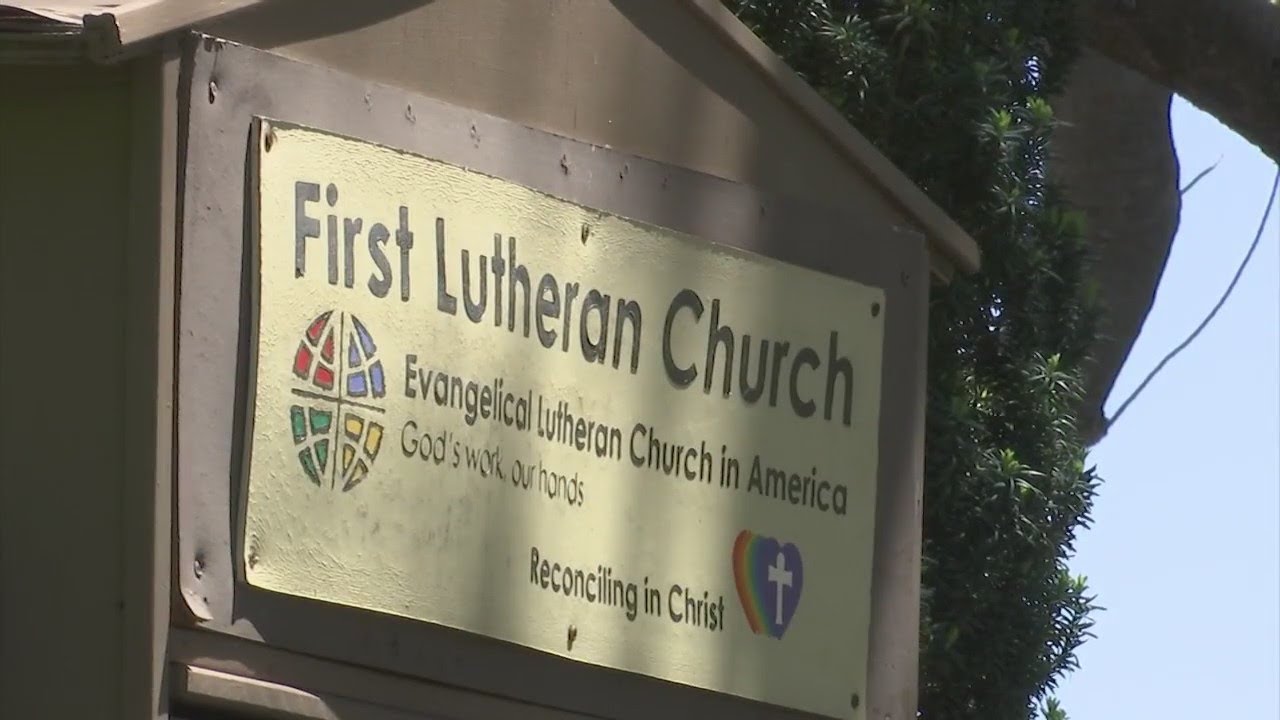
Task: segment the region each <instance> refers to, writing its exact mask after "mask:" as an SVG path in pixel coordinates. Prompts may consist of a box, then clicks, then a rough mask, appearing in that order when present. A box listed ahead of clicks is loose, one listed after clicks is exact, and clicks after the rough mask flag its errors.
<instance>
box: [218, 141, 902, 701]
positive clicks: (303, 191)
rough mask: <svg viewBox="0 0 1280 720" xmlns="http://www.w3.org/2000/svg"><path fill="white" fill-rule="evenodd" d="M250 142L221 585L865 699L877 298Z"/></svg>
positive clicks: (681, 243) (534, 203)
mask: <svg viewBox="0 0 1280 720" xmlns="http://www.w3.org/2000/svg"><path fill="white" fill-rule="evenodd" d="M255 138H256V149H255V150H254V151H253V152H252V153H251V155H252V157H251V161H252V162H253V163H255V167H254V169H253V170H254V172H253V175H254V178H253V180H252V182H253V184H254V185H255V187H253V188H251V189H252V190H253V191H254V192H256V196H257V197H256V199H255V200H256V207H255V209H254V221H253V224H254V227H255V230H256V238H255V239H254V243H255V247H254V248H253V252H254V253H255V255H256V258H255V260H256V262H255V264H256V268H255V269H254V272H255V275H256V277H255V278H254V280H255V282H256V288H255V291H254V292H255V298H254V305H255V308H254V312H255V314H256V318H255V323H256V325H255V337H254V342H253V343H252V349H251V354H252V360H253V371H252V373H251V383H252V387H251V399H250V402H249V408H250V409H249V413H250V415H251V417H250V418H249V423H248V430H247V432H248V433H249V438H248V440H247V442H246V447H247V451H248V455H249V457H248V461H247V469H248V470H247V476H248V477H247V491H246V495H247V501H246V510H245V519H244V528H243V537H242V545H241V547H242V551H243V562H244V574H245V578H246V580H247V582H249V583H250V584H251V585H253V586H256V587H259V588H263V589H266V590H269V591H275V592H279V593H285V594H290V595H294V596H302V597H307V598H314V599H318V600H323V601H328V602H330V603H337V604H341V605H345V606H350V607H355V608H362V609H366V610H373V611H378V612H382V613H391V614H394V615H398V616H403V617H406V618H411V619H414V620H418V621H423V622H429V623H437V624H441V625H445V626H449V627H452V628H458V629H461V630H465V631H469V632H472V633H477V634H481V635H485V636H489V637H493V638H498V639H501V640H505V641H509V642H512V643H517V644H520V645H524V646H527V647H530V648H534V649H537V650H540V651H543V652H546V653H554V654H556V655H561V656H564V657H568V658H572V659H574V660H577V661H581V662H585V663H592V664H595V665H599V666H604V667H609V668H615V669H619V670H624V671H629V672H633V673H640V674H644V675H648V676H652V677H655V678H661V679H663V680H668V681H672V682H676V683H682V684H685V685H690V686H693V687H697V688H703V689H706V690H710V691H714V692H718V693H728V694H732V695H736V696H740V697H743V698H749V699H753V700H758V701H763V702H767V703H772V704H775V705H779V706H784V707H789V708H795V709H799V710H804V711H809V712H813V713H817V714H822V715H826V716H831V717H842V718H853V717H861V716H862V712H863V710H862V709H861V708H860V707H859V705H860V703H858V702H857V701H856V700H854V699H853V696H854V695H855V694H857V693H865V687H866V684H865V683H866V672H867V668H866V658H867V635H868V622H869V611H870V608H869V604H870V597H871V593H870V580H871V558H872V538H873V527H872V522H873V517H874V508H875V486H876V473H877V445H878V439H877V434H878V421H879V408H880V387H879V384H880V377H881V357H882V347H883V337H884V319H885V315H886V308H885V307H884V302H885V296H884V293H883V292H882V291H881V290H880V289H878V288H874V287H868V286H865V285H860V284H857V283H854V282H851V281H847V280H842V279H838V278H835V277H832V276H828V275H825V274H821V273H817V272H813V271H810V270H806V269H802V268H799V267H795V266H791V265H787V264H784V263H781V262H777V261H774V260H771V259H768V258H765V257H761V256H757V255H752V254H749V253H744V252H740V251H737V250H734V249H730V248H726V247H721V246H716V245H712V244H710V243H707V242H704V241H700V240H698V239H696V238H692V237H688V236H685V235H682V234H680V233H677V232H674V231H671V230H667V229H663V228H659V227H653V226H650V225H645V224H643V223H640V222H636V221H634V220H630V219H626V218H622V217H617V216H614V215H610V214H607V213H603V212H600V211H598V210H592V209H590V208H585V207H581V206H579V205H576V204H573V203H571V202H567V201H565V200H563V199H559V198H555V197H551V196H548V195H546V194H542V193H540V192H537V191H534V190H532V189H529V188H526V187H523V186H519V185H516V184H513V183H510V182H506V181H504V180H501V179H498V178H494V177H490V176H486V175H482V174H479V173H476V172H471V171H468V170H466V169H463V168H459V167H456V166H452V165H448V164H445V163H442V162H438V161H434V160H431V159H428V158H424V157H420V156H415V155H411V154H407V153H404V152H400V151H397V150H395V149H391V148H387V147H382V146H376V145H373V144H369V143H365V142H361V141H358V140H354V139H349V138H344V137H339V136H335V135H332V134H328V133H324V132H320V131H317V130H313V129H308V128H304V127H299V126H294V125H290V124H286V123H278V122H270V123H268V122H267V121H260V122H259V123H258V130H257V133H256V135H255Z"/></svg>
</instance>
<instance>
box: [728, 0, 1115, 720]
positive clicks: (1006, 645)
mask: <svg viewBox="0 0 1280 720" xmlns="http://www.w3.org/2000/svg"><path fill="white" fill-rule="evenodd" d="M724 1H725V4H726V5H727V6H728V7H730V8H731V9H732V10H733V11H734V12H735V13H736V14H737V15H738V17H739V18H740V19H742V20H743V22H745V23H746V24H747V25H748V26H749V27H751V28H752V30H754V31H755V32H756V33H757V34H758V35H759V36H760V37H761V38H762V39H763V40H764V41H765V42H766V43H767V44H768V45H769V46H770V47H772V48H773V49H774V51H775V52H777V53H778V54H779V55H781V56H782V57H783V58H784V59H786V60H787V62H788V63H789V64H790V65H791V67H792V68H794V69H795V70H796V71H797V72H798V73H799V74H800V75H801V76H802V77H804V78H805V80H807V81H808V82H809V83H810V84H811V85H812V86H813V87H814V88H815V89H817V90H818V91H819V92H820V93H821V94H823V95H824V96H825V97H826V98H827V99H828V100H829V101H830V102H831V103H832V104H834V105H835V107H836V108H838V109H839V110H840V111H842V112H843V113H844V115H845V116H846V117H847V118H848V119H849V121H850V122H851V123H852V124H853V126H854V127H856V128H858V129H859V130H860V131H861V132H862V133H863V134H864V135H866V136H867V137H868V138H869V139H870V140H871V141H872V142H873V143H875V145H876V146H877V147H878V148H880V150H881V151H882V152H884V153H885V154H886V155H888V156H889V157H890V158H891V159H892V160H893V161H894V162H895V163H897V164H898V166H899V167H901V168H902V169H903V170H904V171H905V172H906V173H907V174H908V175H909V176H910V177H911V178H912V179H913V180H914V181H915V182H916V183H917V184H918V185H920V186H921V187H922V188H923V189H924V190H925V192H927V193H928V194H929V195H930V196H931V197H932V198H933V199H934V201H935V202H937V203H939V204H940V205H941V206H942V207H943V208H944V209H945V210H946V211H947V212H949V213H950V214H951V216H952V217H954V218H955V219H956V220H957V221H958V222H959V223H960V224H961V225H962V226H963V227H964V228H965V229H966V230H968V231H969V232H970V234H972V235H973V236H974V237H975V239H976V240H977V241H978V242H979V244H980V246H981V248H982V252H983V267H982V270H981V271H980V272H979V273H978V274H976V275H974V276H969V277H963V276H957V277H956V278H955V280H954V281H953V282H952V283H951V284H950V285H947V286H938V287H936V288H935V290H934V293H933V297H932V299H931V303H930V315H931V317H930V328H929V353H930V354H929V400H928V402H929V405H928V419H927V432H928V434H927V449H926V458H925V466H926V470H925V518H924V541H925V544H924V571H923V572H924V574H923V584H924V592H923V605H922V608H921V612H922V622H921V628H920V643H921V665H922V667H921V685H920V715H921V717H922V718H924V720H935V719H936V720H965V719H969V718H973V719H980V720H1022V719H1024V718H1029V717H1032V716H1034V715H1036V714H1037V711H1038V709H1039V708H1043V709H1044V711H1045V712H1046V714H1048V715H1051V716H1055V717H1065V714H1063V713H1062V710H1061V708H1060V707H1059V706H1058V705H1057V702H1056V700H1055V699H1054V698H1053V697H1052V691H1053V689H1054V687H1055V686H1056V683H1057V682H1058V681H1059V680H1060V679H1061V677H1062V676H1063V674H1064V673H1065V672H1067V671H1069V670H1071V669H1073V668H1074V667H1075V665H1076V659H1075V650H1076V649H1077V647H1078V646H1079V645H1080V643H1081V642H1083V641H1084V639H1085V638H1086V637H1088V636H1089V628H1090V627H1091V625H1092V623H1091V621H1090V619H1089V618H1090V612H1091V611H1092V610H1094V609H1095V608H1094V606H1093V599H1092V598H1091V597H1090V596H1089V595H1088V593H1087V588H1086V586H1085V583H1084V580H1083V579H1082V578H1076V577H1073V576H1072V575H1071V574H1070V572H1069V571H1068V568H1067V565H1066V561H1067V558H1068V557H1069V556H1070V555H1071V553H1072V552H1073V542H1074V539H1075V534H1076V532H1077V531H1078V530H1079V529H1080V528H1082V527H1087V525H1088V523H1089V522H1090V516H1089V512H1090V507H1091V504H1092V501H1093V497H1094V493H1095V490H1096V487H1097V482H1098V481H1097V478H1096V477H1095V475H1094V472H1093V469H1092V468H1088V467H1086V464H1085V460H1086V453H1085V448H1084V446H1083V443H1082V440H1081V436H1080V433H1079V432H1078V431H1077V429H1076V425H1075V412H1076V408H1077V405H1078V401H1079V397H1080V378H1081V367H1082V364H1083V363H1084V361H1085V360H1086V354H1087V352H1088V349H1089V342H1090V339H1091V337H1092V333H1093V332H1094V318H1095V312H1094V307H1093V305H1094V303H1093V301H1092V299H1091V297H1092V295H1091V293H1090V292H1089V291H1088V287H1087V284H1086V275H1085V272H1086V248H1085V244H1084V240H1083V222H1082V220H1081V218H1080V216H1079V215H1078V214H1077V213H1075V212H1073V211H1071V210H1069V209H1068V208H1066V207H1065V205H1064V203H1063V201H1062V199H1061V197H1060V195H1059V193H1058V192H1057V191H1056V189H1055V188H1054V187H1053V185H1052V183H1051V182H1049V181H1048V179H1047V177H1046V163H1048V162H1049V161H1050V155H1049V141H1050V137H1051V134H1052V131H1053V126H1054V118H1053V110H1052V108H1051V107H1050V105H1049V103H1048V102H1047V100H1046V98H1047V97H1049V96H1051V95H1052V94H1054V93H1055V92H1056V91H1058V90H1059V89H1060V88H1061V86H1062V84H1063V82H1064V79H1065V75H1066V72H1067V71H1068V69H1069V67H1070V64H1071V62H1072V60H1073V59H1074V56H1075V53H1076V51H1077V46H1076V37H1075V27H1074V23H1073V20H1072V18H1073V16H1074V15H1073V7H1072V3H1071V2H1069V1H1067V0H950V1H947V0H724Z"/></svg>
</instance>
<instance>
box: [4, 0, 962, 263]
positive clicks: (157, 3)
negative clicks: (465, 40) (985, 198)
mask: <svg viewBox="0 0 1280 720" xmlns="http://www.w3.org/2000/svg"><path fill="white" fill-rule="evenodd" d="M272 1H273V0H123V1H122V2H93V1H92V0H36V1H22V0H18V1H17V2H3V1H2V0H0V32H3V31H6V30H9V31H17V32H24V31H26V32H64V33H69V34H78V35H81V36H83V37H84V39H85V40H86V43H85V45H86V48H87V51H88V52H89V53H90V55H91V56H93V57H95V58H98V59H109V58H111V57H112V56H114V55H118V54H120V53H121V52H123V51H124V50H126V49H128V48H131V47H132V46H135V45H138V44H140V43H143V42H146V41H148V40H151V39H154V38H157V37H159V36H162V35H165V34H167V33H170V32H173V31H178V30H183V29H185V28H188V27H191V26H194V25H198V24H200V23H203V22H205V21H208V20H211V19H214V18H217V17H220V16H223V15H226V14H229V13H232V12H235V11H238V10H242V9H245V8H249V7H252V6H255V5H259V4H262V3H267V2H272ZM677 1H679V2H683V3H685V4H686V5H687V6H689V8H690V9H691V10H693V11H694V15H695V16H696V17H698V18H699V19H701V20H702V21H703V22H704V23H705V24H706V26H707V28H708V29H709V30H711V31H712V32H713V33H715V34H716V35H718V36H719V37H720V38H721V39H722V40H723V41H725V42H727V43H728V44H729V45H730V46H731V47H733V48H735V49H736V50H737V51H738V52H739V53H740V55H741V56H742V59H743V60H744V62H746V63H748V64H750V65H751V66H752V67H753V68H754V69H755V70H756V71H758V72H760V73H761V74H762V75H763V76H764V77H765V78H766V79H767V80H768V81H769V82H770V84H771V85H772V86H773V87H774V88H775V89H776V91H777V92H778V94H779V95H780V96H781V97H782V99H783V100H784V101H786V102H788V103H790V104H792V105H793V106H795V107H796V108H797V109H798V110H799V111H801V112H802V113H803V114H804V115H805V116H806V117H807V118H808V119H809V120H810V121H811V122H813V123H814V125H815V126H816V127H817V128H818V130H819V131H820V132H821V133H822V135H824V136H825V137H826V138H827V140H828V141H829V142H830V143H831V145H832V147H833V148H834V149H835V150H836V151H837V152H838V153H840V154H841V155H842V156H843V157H844V159H845V160H846V161H848V162H850V163H852V164H853V165H854V166H856V167H858V168H860V169H861V170H862V171H863V172H865V173H866V175H867V176H868V177H869V178H871V179H872V181H873V182H874V183H876V184H877V185H879V187H880V189H881V190H882V191H883V192H884V193H885V195H886V196H887V197H888V198H889V199H890V200H891V201H892V202H894V203H896V204H897V205H899V206H900V207H901V208H902V209H903V210H904V211H905V212H906V213H907V214H908V215H909V216H911V217H913V218H915V220H916V222H918V223H919V225H920V227H921V229H922V230H923V231H924V232H925V234H926V236H927V237H928V239H929V242H930V245H931V247H933V249H934V251H935V253H934V254H935V256H940V257H941V258H942V259H943V260H945V262H944V263H943V265H944V266H945V265H950V266H952V267H954V268H956V269H959V270H960V271H962V272H973V271H975V270H977V268H978V265H979V262H980V259H981V258H980V253H979V250H978V246H977V243H975V242H974V240H973V238H971V237H970V236H969V235H968V233H966V232H965V231H964V229H963V228H961V227H960V226H959V225H958V224H957V223H956V222H955V221H954V220H952V219H951V217H950V216H948V215H947V214H946V212H944V211H943V210H942V209H941V208H940V207H938V205H937V204H936V203H934V202H933V201H932V200H930V199H929V197H928V196H927V195H925V193H924V191H922V190H921V189H920V188H919V187H917V186H916V184H915V183H913V182H912V181H911V180H910V179H909V178H908V177H907V176H906V175H904V174H903V172H902V171H901V170H899V169H898V168H897V167H896V166H895V165H894V164H893V163H892V162H891V161H890V160H889V159H888V158H886V157H885V156H884V155H883V154H882V153H881V152H880V151H879V150H877V149H876V148H875V147H874V146H872V144H871V143H870V141H868V140H867V139H866V138H865V137H863V136H862V135H861V134H860V133H859V132H858V131H857V130H855V129H854V128H853V127H852V126H851V125H849V123H848V122H847V121H846V120H845V119H844V118H843V117H842V116H841V115H840V113H839V112H837V111H836V110H835V108H833V107H832V106H831V105H830V104H829V103H827V101H826V100H824V99H823V98H822V97H821V96H820V95H818V93H817V92H816V91H815V90H814V89H813V88H811V87H810V86H809V85H808V84H807V83H806V82H805V81H804V80H802V79H801V78H800V77H799V76H798V75H796V74H795V72H793V71H792V70H791V68H789V67H788V66H787V64H786V63H785V62H784V61H783V60H782V58H780V57H778V56H777V55H776V54H774V53H773V51H771V50H770V49H769V48H768V47H767V46H766V45H765V44H764V42H762V41H761V40H760V39H759V38H758V37H756V36H755V34H753V33H752V32H751V30H750V29H748V28H747V27H746V26H745V25H743V24H742V23H741V22H739V21H738V19H737V18H736V17H735V16H734V15H733V13H732V12H731V11H730V10H729V9H728V8H726V7H725V6H724V5H723V4H722V3H721V2H720V0H677ZM935 265H936V263H935Z"/></svg>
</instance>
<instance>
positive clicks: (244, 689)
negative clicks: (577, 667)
mask: <svg viewBox="0 0 1280 720" xmlns="http://www.w3.org/2000/svg"><path fill="white" fill-rule="evenodd" d="M169 657H170V660H171V661H172V662H173V663H175V666H174V672H173V693H174V696H175V699H179V700H183V701H186V702H188V703H189V704H192V705H203V706H209V707H217V708H225V709H235V710H246V709H250V708H252V709H253V710H254V711H255V712H257V713H259V714H260V713H262V711H263V710H264V709H265V710H269V711H272V712H274V713H276V715H277V716H278V717H286V718H306V719H307V720H312V719H319V720H331V719H334V718H353V717H359V718H362V719H363V718H368V720H384V719H385V720H402V719H403V720H408V718H423V717H448V718H455V719H457V720H469V719H470V718H477V720H479V719H481V718H483V719H485V720H488V719H489V718H520V719H521V720H583V719H584V718H587V717H590V716H586V715H576V714H572V713H566V712H561V711H559V710H552V709H549V708H545V707H541V706H538V705H528V704H524V703H519V702H514V701H511V700H506V699H502V698H498V697H494V696H491V695H484V694H482V693H476V692H471V691H467V690H462V689H458V688H452V687H448V686H444V685H439V684H435V683H430V682H422V681H417V680H413V679H410V678H405V677H401V676H397V675H391V674H387V673H381V672H375V671H371V670H367V669H365V668H360V667H355V666H352V665H345V664H342V663H336V662H330V661H327V660H320V659H317V658H312V657H308V656H305V655H298V654H295V653H290V652H287V651H284V650H279V649H277V648H272V647H268V646H265V645H262V644H259V643H255V642H251V641H247V640H241V639H238V638H233V637H229V636H226V635H222V634H216V633H210V632H201V631H195V630H183V629H175V630H174V631H173V633H172V636H171V638H170V648H169ZM357 711H358V712H357Z"/></svg>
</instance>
